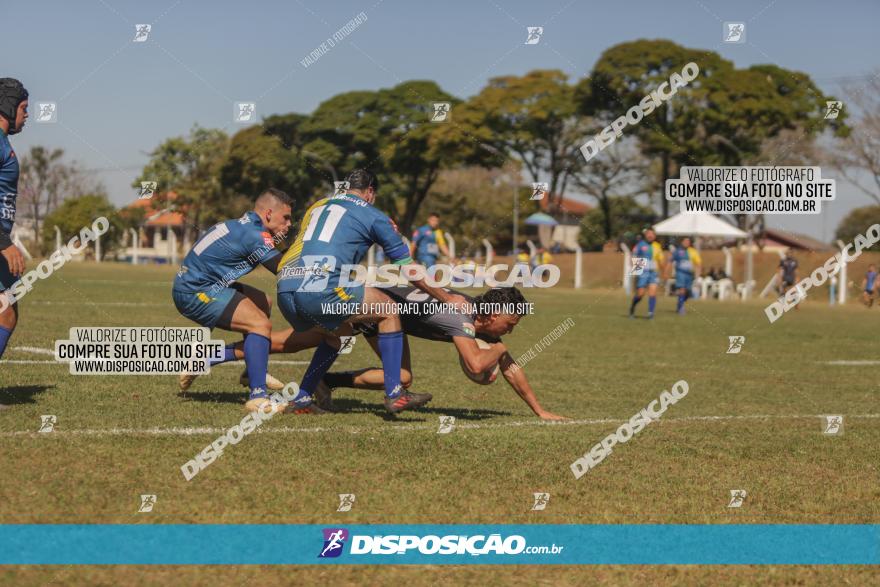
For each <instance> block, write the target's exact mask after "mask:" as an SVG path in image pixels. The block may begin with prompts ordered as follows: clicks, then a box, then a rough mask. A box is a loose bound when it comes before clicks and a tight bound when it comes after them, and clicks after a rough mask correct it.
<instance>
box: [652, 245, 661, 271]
mask: <svg viewBox="0 0 880 587" xmlns="http://www.w3.org/2000/svg"><path fill="white" fill-rule="evenodd" d="M651 251H652V252H653V253H654V255H653V257H654V258H653V260H654V265H655V267H657V268H658V269H659V268H660V267H662V266H663V247H661V246H660V243H658V242H657V241H654V242H652V243H651Z"/></svg>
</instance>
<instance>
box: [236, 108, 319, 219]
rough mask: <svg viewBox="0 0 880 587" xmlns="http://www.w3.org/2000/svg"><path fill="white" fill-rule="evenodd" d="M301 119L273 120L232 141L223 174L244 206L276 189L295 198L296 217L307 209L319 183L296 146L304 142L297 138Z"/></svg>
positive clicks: (249, 129) (246, 131)
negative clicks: (261, 193)
mask: <svg viewBox="0 0 880 587" xmlns="http://www.w3.org/2000/svg"><path fill="white" fill-rule="evenodd" d="M300 119H301V115H298V114H293V115H285V116H273V117H270V118H269V119H267V120H266V121H265V122H264V124H263V125H261V126H252V127H250V128H246V129H244V130H242V131H240V132H238V133H236V134H235V136H233V137H232V141H231V144H230V147H229V154H228V156H227V158H226V160H225V161H224V162H223V165H222V168H221V171H220V174H221V180H222V183H223V185H224V186H225V187H226V188H227V189H229V190H230V191H232V192H234V193H236V194H239V195H240V198H241V200H242V202H241V203H243V202H244V201H245V200H246V201H248V202H252V201H253V198H254V197H255V196H256V195H257V194H259V193H260V192H262V191H263V190H265V189H266V188H268V187H275V188H278V189H280V190H284V191H285V192H287V193H288V194H290V195H291V196H292V197H294V199H295V204H296V205H295V206H294V210H293V212H294V215H297V214H299V213H300V212H301V211H302V210H303V209H304V207H305V204H306V202H307V201H308V199H309V198H310V196H311V195H313V190H314V187H315V184H316V181H314V179H313V178H314V177H315V175H314V174H310V173H309V169H308V167H307V164H306V161H305V160H304V159H303V156H302V149H301V147H300V146H299V145H298V144H297V143H298V142H300V143H301V141H299V140H298V138H297V137H296V136H294V135H295V134H296V130H295V129H296V127H297V126H298V124H299V123H300V122H301V120H300ZM329 186H332V184H329ZM237 213H240V211H239V212H237Z"/></svg>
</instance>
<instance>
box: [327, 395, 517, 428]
mask: <svg viewBox="0 0 880 587" xmlns="http://www.w3.org/2000/svg"><path fill="white" fill-rule="evenodd" d="M372 397H375V399H376V401H375V402H370V403H367V402H362V401H361V400H359V399H352V398H348V397H346V398H334V399H333V411H334V412H339V413H346V412H368V413H371V414H374V415H376V416H380V417H381V418H382V419H383V420H388V421H390V422H393V421H395V420H397V416H396V415H394V414H391V413H389V412H388V410H386V409H385V405H384V404H383V403H382V398H383V397H384V396H383V395H382V394H381V392H377V393H376V394H375V395H374V396H372ZM402 413H403V414H406V415H407V416H415V415H418V414H432V415H436V416H455V419H456V420H487V419H489V418H494V417H496V416H510V415H511V412H499V411H496V410H481V409H470V408H432V407H431V405H430V404H428V405H427V406H423V407H421V408H418V409H417V410H413V411H409V410H407V411H405V412H402ZM410 419H411V418H410Z"/></svg>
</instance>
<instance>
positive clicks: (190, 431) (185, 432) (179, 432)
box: [0, 414, 880, 437]
mask: <svg viewBox="0 0 880 587" xmlns="http://www.w3.org/2000/svg"><path fill="white" fill-rule="evenodd" d="M844 416H845V417H846V418H853V419H855V418H871V419H877V418H880V414H844ZM326 417H327V418H332V416H326ZM824 417H825V414H815V415H795V414H792V415H774V414H750V415H743V416H685V417H681V418H665V419H663V420H662V422H661V423H670V422H685V423H686V422H706V421H709V422H721V421H735V420H809V419H820V418H824ZM628 421H629V420H617V419H613V418H603V419H590V420H569V421H567V422H543V421H541V420H537V419H535V420H526V421H521V422H499V423H497V424H459V423H458V422H456V423H455V428H456V429H467V430H479V429H489V428H516V427H523V426H541V427H551V426H592V425H596V424H623V423H624V422H628ZM438 425H439V423H432V424H402V425H396V426H395V425H389V426H387V427H384V428H383V427H375V426H370V427H367V426H361V427H356V426H348V427H343V428H330V427H326V426H318V427H313V428H292V427H290V426H284V427H278V428H266V429H257V430H256V431H255V433H256V434H308V433H315V432H318V433H320V432H332V433H339V432H344V433H347V434H363V433H368V434H375V433H376V432H400V431H402V432H413V431H419V430H436V429H437V427H438ZM228 430H229V428H216V427H202V428H143V429H137V428H106V429H89V428H86V429H78V430H63V429H60V430H59V429H56V430H54V431H53V432H37V431H36V430H15V431H11V432H0V437H11V436H24V435H35V436H46V437H51V436H52V435H61V436H136V435H137V436H198V435H202V434H212V435H216V434H224V433H226V432H227V431H228Z"/></svg>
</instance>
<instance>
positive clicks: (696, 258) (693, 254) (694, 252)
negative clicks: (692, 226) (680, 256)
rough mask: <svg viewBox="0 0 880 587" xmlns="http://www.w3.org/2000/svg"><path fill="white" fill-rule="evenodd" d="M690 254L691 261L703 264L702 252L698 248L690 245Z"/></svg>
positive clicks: (695, 263)
mask: <svg viewBox="0 0 880 587" xmlns="http://www.w3.org/2000/svg"><path fill="white" fill-rule="evenodd" d="M688 256H689V257H690V258H691V263H692V264H694V265H702V264H703V260H702V259H701V258H700V253H698V252H697V249H695V248H693V247H688Z"/></svg>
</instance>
